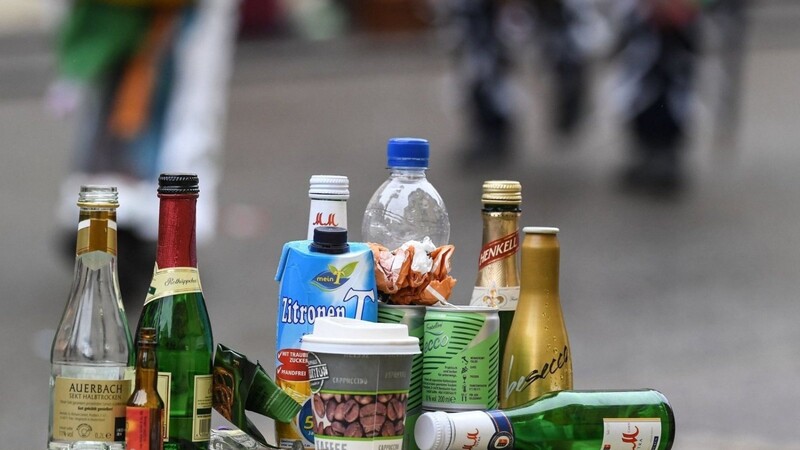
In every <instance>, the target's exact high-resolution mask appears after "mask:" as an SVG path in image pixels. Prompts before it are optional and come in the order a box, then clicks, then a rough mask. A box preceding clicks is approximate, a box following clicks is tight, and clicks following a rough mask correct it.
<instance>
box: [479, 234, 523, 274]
mask: <svg viewBox="0 0 800 450" xmlns="http://www.w3.org/2000/svg"><path fill="white" fill-rule="evenodd" d="M518 250H519V232H518V231H517V230H514V232H513V233H510V234H507V235H505V236H503V237H501V238H499V239H495V240H493V241H491V242H487V243H486V244H485V245H484V246H483V248H482V249H481V254H480V257H479V258H478V271H480V270H483V268H484V267H486V266H488V265H489V264H491V263H493V262H495V261H499V260H501V259H503V258H508V257H511V256H514V255H515V254H516V253H517V251H518Z"/></svg>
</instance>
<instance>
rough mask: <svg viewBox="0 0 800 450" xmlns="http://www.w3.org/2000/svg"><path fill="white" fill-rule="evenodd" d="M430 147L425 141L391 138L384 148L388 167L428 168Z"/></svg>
mask: <svg viewBox="0 0 800 450" xmlns="http://www.w3.org/2000/svg"><path fill="white" fill-rule="evenodd" d="M429 154H430V146H429V145H428V141H427V139H420V138H391V139H389V143H388V144H387V146H386V157H387V165H388V166H389V167H422V168H427V167H428V155H429Z"/></svg>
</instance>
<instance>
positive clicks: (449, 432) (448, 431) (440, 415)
mask: <svg viewBox="0 0 800 450" xmlns="http://www.w3.org/2000/svg"><path fill="white" fill-rule="evenodd" d="M452 437H453V425H452V424H451V423H450V419H449V418H448V417H447V413H445V412H442V411H434V412H426V413H425V414H423V415H421V416H420V417H419V419H417V424H416V426H414V440H415V441H417V447H419V449H420V450H445V449H447V446H448V445H449V444H450V440H451V439H452Z"/></svg>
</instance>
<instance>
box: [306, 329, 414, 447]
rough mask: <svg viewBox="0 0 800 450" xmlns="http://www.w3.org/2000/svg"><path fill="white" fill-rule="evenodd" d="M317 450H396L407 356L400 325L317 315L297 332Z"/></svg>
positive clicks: (410, 347) (408, 344)
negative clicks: (304, 355)
mask: <svg viewBox="0 0 800 450" xmlns="http://www.w3.org/2000/svg"><path fill="white" fill-rule="evenodd" d="M301 349H302V350H306V351H307V352H308V376H309V381H310V384H311V392H312V402H311V406H312V409H313V417H314V446H315V448H316V449H318V450H335V449H342V448H347V449H348V450H377V449H379V448H380V449H381V450H401V449H402V445H403V433H404V431H405V418H406V406H407V401H408V388H409V383H410V379H411V361H412V358H413V357H414V355H415V354H418V353H419V340H418V339H417V338H415V337H411V336H409V335H408V328H407V327H406V326H405V325H403V324H387V323H373V322H366V321H361V320H355V319H348V318H344V317H324V318H322V317H321V318H319V319H317V321H316V322H315V323H314V331H313V333H312V334H309V335H306V336H303V341H302V344H301Z"/></svg>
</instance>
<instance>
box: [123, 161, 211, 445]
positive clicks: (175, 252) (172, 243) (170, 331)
mask: <svg viewBox="0 0 800 450" xmlns="http://www.w3.org/2000/svg"><path fill="white" fill-rule="evenodd" d="M198 193H199V188H198V179H197V175H193V174H162V175H161V176H160V177H159V180H158V196H159V198H160V199H161V205H160V212H159V223H158V249H157V256H156V267H155V270H154V272H153V281H152V282H151V283H150V289H149V291H148V294H147V298H146V299H145V305H144V309H143V311H142V316H141V317H140V319H139V325H138V328H139V330H141V329H142V328H155V329H156V332H157V340H158V347H157V349H156V355H157V359H158V392H159V395H160V396H161V398H162V399H163V400H164V403H165V404H166V405H165V409H166V411H167V413H166V414H165V420H166V422H167V424H166V425H167V427H166V428H167V434H166V436H165V442H164V449H165V450H177V449H180V450H186V449H192V450H195V449H203V450H205V449H208V442H209V438H210V431H211V407H212V404H211V403H212V399H211V385H212V377H211V370H212V353H213V348H214V347H213V339H212V336H211V323H210V321H209V319H208V312H207V311H206V304H205V300H204V299H203V290H202V287H201V285H200V277H199V274H198V271H197V251H196V245H195V208H196V204H197V196H198ZM138 332H139V331H137V334H138Z"/></svg>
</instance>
